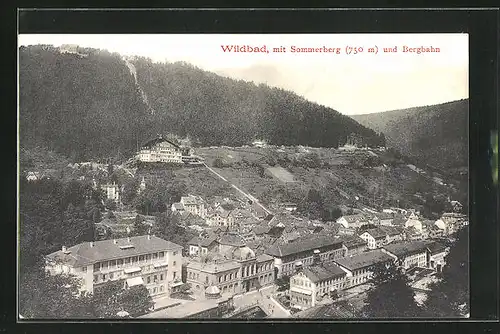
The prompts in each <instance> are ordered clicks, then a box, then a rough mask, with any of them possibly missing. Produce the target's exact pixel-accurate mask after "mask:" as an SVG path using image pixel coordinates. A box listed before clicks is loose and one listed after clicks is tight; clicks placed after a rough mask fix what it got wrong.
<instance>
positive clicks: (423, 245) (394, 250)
mask: <svg viewBox="0 0 500 334" xmlns="http://www.w3.org/2000/svg"><path fill="white" fill-rule="evenodd" d="M428 245H429V241H412V242H398V243H394V244H390V245H387V246H384V247H383V248H384V249H385V250H386V251H388V252H390V253H391V254H394V255H396V256H397V257H401V256H407V255H412V254H416V253H420V252H422V251H425V250H427V246H428Z"/></svg>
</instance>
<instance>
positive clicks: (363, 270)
mask: <svg viewBox="0 0 500 334" xmlns="http://www.w3.org/2000/svg"><path fill="white" fill-rule="evenodd" d="M391 262H394V259H393V257H392V256H390V255H388V254H386V253H384V252H383V251H382V250H380V249H375V250H371V251H368V252H365V253H362V254H359V255H356V256H353V257H345V258H342V259H337V260H335V263H336V264H337V265H339V266H340V267H341V268H342V269H343V270H345V271H346V272H347V278H348V281H349V282H348V284H347V285H348V286H356V285H360V284H363V283H366V282H367V281H369V280H370V279H371V278H372V276H373V269H374V268H375V267H376V266H377V265H381V264H385V263H391Z"/></svg>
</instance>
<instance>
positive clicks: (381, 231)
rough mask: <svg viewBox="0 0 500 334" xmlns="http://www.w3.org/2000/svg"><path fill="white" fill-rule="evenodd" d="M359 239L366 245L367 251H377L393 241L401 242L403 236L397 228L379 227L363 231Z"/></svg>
mask: <svg viewBox="0 0 500 334" xmlns="http://www.w3.org/2000/svg"><path fill="white" fill-rule="evenodd" d="M360 238H361V239H363V240H365V241H366V242H367V243H368V248H369V249H377V248H381V247H383V246H385V245H388V244H390V243H392V242H395V241H402V240H403V238H404V236H403V232H402V231H401V230H399V229H397V228H394V227H390V226H380V227H378V228H374V229H370V230H367V231H365V232H364V233H362V234H361V235H360Z"/></svg>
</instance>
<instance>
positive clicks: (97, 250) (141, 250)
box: [47, 235, 182, 267]
mask: <svg viewBox="0 0 500 334" xmlns="http://www.w3.org/2000/svg"><path fill="white" fill-rule="evenodd" d="M181 249H182V246H180V245H177V244H174V243H173V242H170V241H166V240H163V239H161V238H158V237H156V236H154V235H152V236H150V239H148V236H147V235H141V236H137V237H130V242H129V241H128V240H127V238H122V239H116V243H115V242H114V240H102V241H95V242H93V246H91V243H90V242H84V243H81V244H78V245H75V246H73V247H68V248H67V251H66V253H64V252H62V250H59V251H57V252H54V253H51V254H49V255H47V259H48V260H55V261H62V262H63V263H66V264H68V265H70V266H72V267H80V266H84V265H88V264H93V263H96V262H100V261H105V260H112V259H121V258H124V257H130V256H137V255H142V254H148V253H153V252H160V251H168V250H181ZM68 252H69V253H68Z"/></svg>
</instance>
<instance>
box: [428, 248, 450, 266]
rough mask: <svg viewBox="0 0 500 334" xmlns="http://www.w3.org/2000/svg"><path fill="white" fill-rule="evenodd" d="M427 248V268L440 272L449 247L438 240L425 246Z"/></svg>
mask: <svg viewBox="0 0 500 334" xmlns="http://www.w3.org/2000/svg"><path fill="white" fill-rule="evenodd" d="M427 249H428V250H429V254H428V255H429V261H428V268H430V269H433V270H436V271H437V272H441V271H442V270H443V267H444V266H445V265H446V261H445V258H446V255H447V254H448V252H449V247H446V246H445V245H443V244H442V243H439V242H433V243H431V244H429V245H428V246H427Z"/></svg>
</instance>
